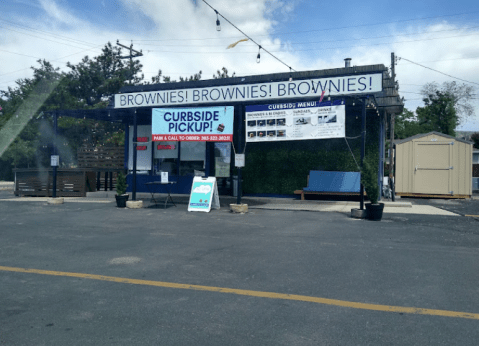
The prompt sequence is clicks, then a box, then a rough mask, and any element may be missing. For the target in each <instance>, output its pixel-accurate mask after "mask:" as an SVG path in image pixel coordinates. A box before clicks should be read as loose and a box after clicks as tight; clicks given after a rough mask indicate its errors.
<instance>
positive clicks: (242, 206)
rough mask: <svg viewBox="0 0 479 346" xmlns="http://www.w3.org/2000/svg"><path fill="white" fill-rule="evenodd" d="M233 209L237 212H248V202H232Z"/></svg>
mask: <svg viewBox="0 0 479 346" xmlns="http://www.w3.org/2000/svg"><path fill="white" fill-rule="evenodd" d="M230 208H231V211H232V212H233V213H237V214H244V213H247V212H248V205H247V204H230Z"/></svg>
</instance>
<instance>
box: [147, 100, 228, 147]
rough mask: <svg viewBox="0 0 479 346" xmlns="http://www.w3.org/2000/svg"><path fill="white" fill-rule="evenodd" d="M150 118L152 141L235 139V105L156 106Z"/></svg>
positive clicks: (220, 140) (215, 140)
mask: <svg viewBox="0 0 479 346" xmlns="http://www.w3.org/2000/svg"><path fill="white" fill-rule="evenodd" d="M151 118H152V120H151V122H152V124H151V125H152V126H151V129H152V136H151V137H152V140H153V141H184V142H185V141H190V142H196V141H200V142H205V141H208V142H231V141H233V119H234V107H233V106H227V107H201V108H154V109H153V110H152V117H151Z"/></svg>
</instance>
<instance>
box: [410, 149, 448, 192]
mask: <svg viewBox="0 0 479 346" xmlns="http://www.w3.org/2000/svg"><path fill="white" fill-rule="evenodd" d="M452 143H453V142H415V143H414V153H415V155H414V156H415V166H414V167H413V169H414V173H413V184H414V185H413V186H414V192H415V193H423V194H441V195H444V194H451V193H453V192H452V191H451V183H452V169H453V167H452Z"/></svg>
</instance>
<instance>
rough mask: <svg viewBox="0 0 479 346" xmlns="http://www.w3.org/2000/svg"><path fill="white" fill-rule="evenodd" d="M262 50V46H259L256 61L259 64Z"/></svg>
mask: <svg viewBox="0 0 479 346" xmlns="http://www.w3.org/2000/svg"><path fill="white" fill-rule="evenodd" d="M260 52H261V46H259V49H258V55H257V56H256V62H257V63H258V64H259V62H260V59H261V55H260Z"/></svg>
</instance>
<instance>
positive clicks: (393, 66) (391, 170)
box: [389, 52, 396, 202]
mask: <svg viewBox="0 0 479 346" xmlns="http://www.w3.org/2000/svg"><path fill="white" fill-rule="evenodd" d="M391 78H392V81H393V85H396V57H395V56H394V52H392V53H391ZM394 117H395V114H394V113H392V114H391V127H390V131H391V132H390V134H389V139H390V145H389V147H390V150H391V151H390V152H391V155H390V157H389V187H390V188H391V199H392V201H393V202H394V201H395V200H396V196H395V191H396V189H395V187H394V182H393V177H394V161H395V157H394V121H395V119H394Z"/></svg>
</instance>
